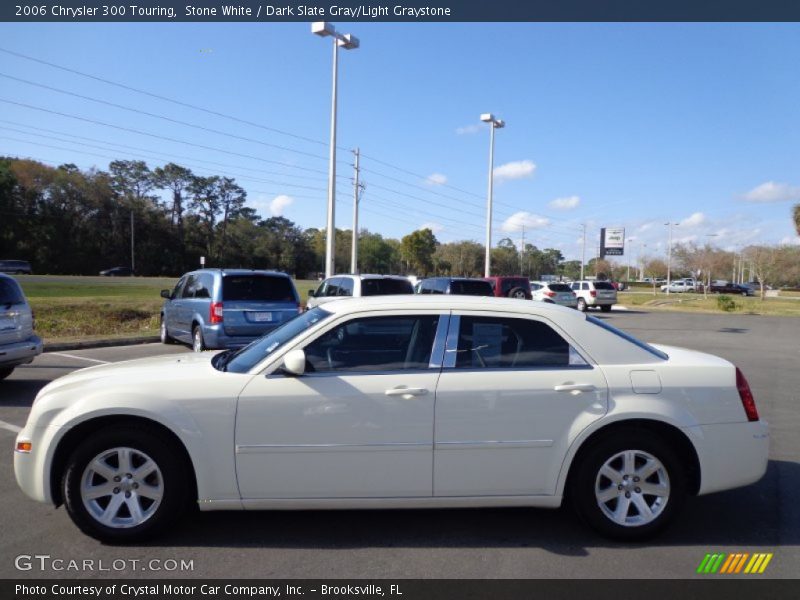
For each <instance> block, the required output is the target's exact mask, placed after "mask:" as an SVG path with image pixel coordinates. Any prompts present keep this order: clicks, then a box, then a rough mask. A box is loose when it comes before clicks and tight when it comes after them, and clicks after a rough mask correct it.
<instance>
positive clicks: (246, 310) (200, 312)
mask: <svg viewBox="0 0 800 600" xmlns="http://www.w3.org/2000/svg"><path fill="white" fill-rule="evenodd" d="M161 296H162V297H163V298H164V299H165V301H164V306H163V308H162V309H161V342H162V343H164V344H168V343H171V342H172V341H174V340H177V341H180V342H185V343H189V344H191V345H192V348H193V349H194V351H195V352H202V351H203V350H205V349H207V348H238V347H241V346H245V345H247V344H249V343H250V342H252V341H253V340H255V339H256V338H258V337H261V336H262V335H264V334H265V333H267V332H268V331H271V330H273V329H275V328H276V327H279V326H280V325H282V324H284V323H286V322H287V321H289V320H291V319H292V318H293V317H295V316H297V314H298V312H299V308H300V298H299V297H298V295H297V290H296V289H295V287H294V283H293V282H292V280H291V278H290V277H289V276H288V275H286V273H277V272H275V271H254V270H245V269H201V270H199V271H192V272H191V273H187V274H186V275H184V276H183V277H181V278H180V281H178V283H177V285H176V286H175V288H174V289H173V290H171V291H170V290H161Z"/></svg>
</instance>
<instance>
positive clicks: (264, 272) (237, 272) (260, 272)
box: [192, 268, 289, 278]
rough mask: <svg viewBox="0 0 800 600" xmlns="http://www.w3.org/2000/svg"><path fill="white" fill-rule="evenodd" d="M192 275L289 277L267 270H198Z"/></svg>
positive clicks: (279, 272)
mask: <svg viewBox="0 0 800 600" xmlns="http://www.w3.org/2000/svg"><path fill="white" fill-rule="evenodd" d="M192 273H220V274H222V275H270V276H272V277H287V278H288V277H289V276H288V275H287V274H286V273H282V272H281V271H268V270H265V269H219V268H209V269H198V270H197V271H192Z"/></svg>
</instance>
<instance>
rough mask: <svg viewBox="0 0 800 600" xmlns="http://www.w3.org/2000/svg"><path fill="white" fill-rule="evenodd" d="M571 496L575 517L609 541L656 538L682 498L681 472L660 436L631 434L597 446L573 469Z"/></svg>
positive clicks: (683, 480) (683, 496) (684, 490)
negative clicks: (578, 517) (613, 539)
mask: <svg viewBox="0 0 800 600" xmlns="http://www.w3.org/2000/svg"><path fill="white" fill-rule="evenodd" d="M573 475H574V476H573V477H572V479H571V487H570V490H569V492H570V494H571V497H572V502H573V505H574V507H575V509H576V511H577V512H578V514H579V516H580V517H581V518H582V519H583V521H585V522H586V523H587V524H588V525H589V526H591V527H592V528H593V529H595V530H597V531H599V532H600V533H602V534H603V535H606V536H608V537H611V538H616V539H621V540H626V541H635V540H642V539H646V538H648V537H651V536H653V535H655V534H657V533H658V532H659V531H660V530H661V529H663V528H664V527H665V526H666V525H667V523H668V522H669V521H670V519H671V518H672V517H673V516H674V515H675V513H676V512H677V511H678V509H679V508H680V506H681V505H682V503H683V500H684V498H685V495H686V479H685V472H684V469H683V467H682V466H681V463H680V461H679V460H678V458H677V456H676V455H675V453H674V452H673V451H672V449H671V448H670V447H669V446H668V445H667V444H666V443H664V442H663V441H662V440H661V439H660V438H659V437H657V436H654V435H652V434H648V433H646V432H638V431H635V430H630V431H623V432H619V431H618V432H616V434H615V435H613V436H608V437H605V438H602V439H601V440H600V441H599V442H598V443H595V444H594V445H593V446H592V447H590V448H589V449H588V451H587V452H586V453H585V454H584V455H583V457H582V458H581V462H580V463H579V464H578V465H576V471H575V472H574V474H573Z"/></svg>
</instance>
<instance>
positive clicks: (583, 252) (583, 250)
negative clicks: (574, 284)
mask: <svg viewBox="0 0 800 600" xmlns="http://www.w3.org/2000/svg"><path fill="white" fill-rule="evenodd" d="M581 227H582V228H583V243H582V244H581V281H582V280H583V275H584V268H585V265H586V223H584V224H583V225H581Z"/></svg>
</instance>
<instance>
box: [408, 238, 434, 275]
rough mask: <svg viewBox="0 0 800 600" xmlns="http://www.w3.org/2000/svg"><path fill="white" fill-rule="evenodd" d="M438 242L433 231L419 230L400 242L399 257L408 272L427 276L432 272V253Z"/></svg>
mask: <svg viewBox="0 0 800 600" xmlns="http://www.w3.org/2000/svg"><path fill="white" fill-rule="evenodd" d="M438 244H439V242H438V241H437V240H436V236H435V235H433V231H431V230H430V229H428V228H425V229H419V230H417V231H414V232H413V233H410V234H408V235H407V236H405V237H404V238H403V239H402V240H400V255H401V256H402V258H403V260H404V261H405V263H406V268H407V269H408V270H409V271H415V272H416V274H417V275H427V274H428V273H430V272H431V271H432V270H433V253H434V252H436V246H437V245H438Z"/></svg>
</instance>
